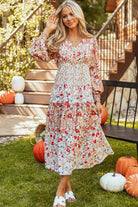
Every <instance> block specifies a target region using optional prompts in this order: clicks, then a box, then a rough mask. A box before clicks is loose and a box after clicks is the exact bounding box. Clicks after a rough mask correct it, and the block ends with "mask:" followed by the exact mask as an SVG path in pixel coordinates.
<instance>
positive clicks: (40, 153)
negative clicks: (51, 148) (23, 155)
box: [33, 141, 44, 162]
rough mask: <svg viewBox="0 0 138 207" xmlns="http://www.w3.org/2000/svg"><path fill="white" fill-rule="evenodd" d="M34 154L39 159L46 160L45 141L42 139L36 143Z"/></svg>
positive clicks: (40, 160)
mask: <svg viewBox="0 0 138 207" xmlns="http://www.w3.org/2000/svg"><path fill="white" fill-rule="evenodd" d="M33 154H34V157H35V159H36V160H37V161H39V162H44V141H40V142H37V143H36V144H35V146H34V148H33Z"/></svg>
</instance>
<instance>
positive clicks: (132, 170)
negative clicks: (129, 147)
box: [125, 165, 138, 179]
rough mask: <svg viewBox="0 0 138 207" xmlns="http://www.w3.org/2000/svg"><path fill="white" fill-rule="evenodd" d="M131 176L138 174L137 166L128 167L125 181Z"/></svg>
mask: <svg viewBox="0 0 138 207" xmlns="http://www.w3.org/2000/svg"><path fill="white" fill-rule="evenodd" d="M133 174H138V165H131V166H129V167H128V169H127V171H126V174H125V177H126V179H127V178H128V177H129V176H130V175H133Z"/></svg>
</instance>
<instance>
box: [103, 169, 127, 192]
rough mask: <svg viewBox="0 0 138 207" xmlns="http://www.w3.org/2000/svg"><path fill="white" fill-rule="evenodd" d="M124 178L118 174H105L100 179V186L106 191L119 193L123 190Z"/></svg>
mask: <svg viewBox="0 0 138 207" xmlns="http://www.w3.org/2000/svg"><path fill="white" fill-rule="evenodd" d="M125 183H126V178H125V177H124V176H123V175H121V174H119V173H106V174H105V175H103V176H102V177H101V178H100V186H101V187H102V188H103V189H104V190H107V191H111V192H120V191H122V190H123V189H124V185H125Z"/></svg>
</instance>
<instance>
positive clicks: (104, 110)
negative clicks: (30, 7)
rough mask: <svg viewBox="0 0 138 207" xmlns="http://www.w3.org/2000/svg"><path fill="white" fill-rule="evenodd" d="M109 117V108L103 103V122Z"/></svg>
mask: <svg viewBox="0 0 138 207" xmlns="http://www.w3.org/2000/svg"><path fill="white" fill-rule="evenodd" d="M107 118H108V111H107V108H106V107H105V106H104V105H102V115H101V124H104V123H105V122H106V120H107Z"/></svg>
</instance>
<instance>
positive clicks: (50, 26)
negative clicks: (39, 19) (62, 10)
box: [44, 12, 58, 36]
mask: <svg viewBox="0 0 138 207" xmlns="http://www.w3.org/2000/svg"><path fill="white" fill-rule="evenodd" d="M57 24H58V18H57V16H56V14H55V12H53V13H52V14H50V16H49V17H48V19H47V25H46V28H45V29H44V33H45V34H46V35H47V36H49V34H50V33H51V32H52V31H54V30H55V29H56V28H57Z"/></svg>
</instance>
